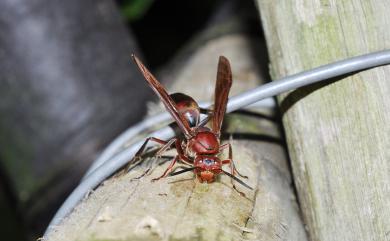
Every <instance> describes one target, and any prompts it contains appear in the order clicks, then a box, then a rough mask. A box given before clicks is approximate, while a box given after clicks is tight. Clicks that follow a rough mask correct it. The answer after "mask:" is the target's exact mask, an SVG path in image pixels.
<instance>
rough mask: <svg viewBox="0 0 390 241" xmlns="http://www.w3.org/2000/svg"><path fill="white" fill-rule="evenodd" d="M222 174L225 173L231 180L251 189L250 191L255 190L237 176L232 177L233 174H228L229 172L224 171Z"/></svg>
mask: <svg viewBox="0 0 390 241" xmlns="http://www.w3.org/2000/svg"><path fill="white" fill-rule="evenodd" d="M222 172H223V173H225V174H226V175H228V176H229V177H230V178H232V179H233V180H234V181H236V182H238V183H240V184H241V185H243V186H244V187H246V188H249V189H250V190H253V188H252V187H250V186H248V184H246V183H245V182H243V181H241V180H240V179H238V178H237V177H236V176H234V175H232V174H230V173H228V172H226V171H224V170H222Z"/></svg>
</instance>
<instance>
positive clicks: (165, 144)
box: [123, 137, 176, 175]
mask: <svg viewBox="0 0 390 241" xmlns="http://www.w3.org/2000/svg"><path fill="white" fill-rule="evenodd" d="M150 141H153V142H156V143H158V144H161V145H163V146H162V147H160V149H159V150H158V151H157V155H160V154H161V153H162V152H163V151H166V150H168V149H169V148H170V147H171V146H172V144H173V143H174V142H175V141H176V138H172V139H170V140H169V141H164V140H161V139H158V138H155V137H149V138H147V139H146V140H145V142H144V143H143V144H142V146H141V147H140V148H139V150H138V151H137V152H136V153H135V155H134V157H133V158H132V159H131V160H130V161H129V163H128V164H127V165H126V167H125V169H124V171H123V174H124V173H127V172H129V171H130V169H131V168H132V167H134V166H136V165H139V164H140V163H141V162H142V161H143V160H142V158H141V155H142V154H143V152H144V151H145V149H146V147H147V144H148V143H149V142H150ZM148 171H149V170H147V171H146V173H147V172H148ZM143 175H145V174H143Z"/></svg>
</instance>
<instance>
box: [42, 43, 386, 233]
mask: <svg viewBox="0 0 390 241" xmlns="http://www.w3.org/2000/svg"><path fill="white" fill-rule="evenodd" d="M389 63H390V50H384V51H380V52H375V53H371V54H366V55H361V56H358V57H353V58H349V59H346V60H342V61H337V62H334V63H332V64H328V65H323V66H321V67H318V68H314V69H312V70H308V71H304V72H302V73H299V74H294V75H291V76H288V77H286V78H283V79H280V80H276V81H273V82H271V83H267V84H264V85H262V86H259V87H257V88H255V89H252V90H249V91H246V92H244V93H242V94H239V95H236V96H233V97H231V98H229V103H228V106H227V111H228V112H231V111H234V110H237V109H239V108H242V107H244V106H247V105H249V104H252V103H255V102H257V101H259V100H261V99H264V98H268V97H271V96H274V95H278V94H281V93H283V92H286V91H290V90H294V89H297V88H299V87H302V86H306V85H309V84H313V83H316V82H319V81H323V80H327V79H330V78H333V77H336V76H340V75H345V74H348V73H352V72H356V71H360V70H364V69H368V68H372V67H377V66H381V65H385V64H389ZM151 135H153V136H155V137H158V138H161V139H169V138H172V137H173V136H174V133H173V131H172V130H170V128H168V127H165V128H163V129H162V130H159V131H156V132H154V133H151ZM141 143H142V142H138V143H136V144H134V145H132V146H131V147H129V148H128V149H126V150H124V151H123V152H121V153H118V154H117V155H116V156H115V157H114V158H112V159H110V160H109V161H106V162H105V163H103V164H102V165H101V166H100V167H98V168H97V169H96V170H95V171H93V172H92V173H91V174H90V175H89V176H88V177H87V178H85V179H84V180H83V181H82V182H81V183H80V184H79V186H78V187H77V188H76V189H75V190H74V191H73V192H72V193H71V195H70V196H69V197H68V198H67V199H66V200H65V202H64V203H63V205H62V206H61V208H60V209H59V210H58V211H57V213H56V215H55V216H54V218H53V219H52V221H51V222H50V224H49V226H48V228H47V229H46V232H45V234H44V236H46V235H47V234H48V233H49V232H50V230H52V229H53V228H54V227H56V226H57V225H58V224H60V223H61V221H62V220H63V219H64V218H65V217H66V216H67V215H68V214H69V213H70V212H71V211H72V210H73V208H74V207H75V206H76V205H77V204H78V203H79V201H80V200H82V199H83V197H84V196H85V195H86V194H87V193H88V192H89V191H90V190H92V189H94V188H95V187H96V186H98V185H99V184H100V183H101V182H102V181H104V180H105V179H106V178H107V177H109V176H111V175H112V174H113V173H115V172H116V171H117V170H118V169H119V168H121V167H122V166H123V165H125V164H126V162H128V160H130V159H131V158H132V157H133V155H134V154H135V152H136V151H137V150H138V148H139V147H140V145H141Z"/></svg>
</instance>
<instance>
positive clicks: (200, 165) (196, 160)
mask: <svg viewBox="0 0 390 241" xmlns="http://www.w3.org/2000/svg"><path fill="white" fill-rule="evenodd" d="M132 58H133V60H134V62H135V63H136V65H137V66H138V68H139V70H140V72H141V73H142V75H143V76H144V77H145V80H146V81H147V83H148V84H149V86H150V87H151V88H152V90H153V91H154V92H155V93H156V94H157V96H158V97H159V99H160V100H161V101H162V103H163V104H164V106H165V108H166V110H167V111H168V112H169V113H170V114H171V116H172V117H173V119H174V120H175V122H176V124H177V126H178V127H179V129H180V131H181V133H182V136H179V137H174V138H172V139H170V140H167V141H165V140H161V139H158V138H155V137H149V138H147V139H146V140H145V142H144V143H143V145H142V146H141V148H140V149H139V150H138V151H137V153H136V154H135V156H134V158H133V159H132V161H130V164H132V163H134V162H135V160H137V159H141V157H140V156H141V155H142V153H143V152H144V150H145V148H146V146H147V144H148V143H149V142H151V141H153V142H156V143H158V144H160V145H161V147H160V148H159V150H158V151H157V153H156V155H160V154H161V153H163V152H164V151H166V150H168V149H170V148H175V149H176V151H177V155H176V156H175V157H174V158H173V159H172V161H171V162H170V164H169V166H168V168H167V169H166V170H165V171H164V173H163V174H162V175H161V176H160V177H158V178H155V179H153V180H152V181H157V180H159V179H161V178H164V177H166V176H168V175H170V176H175V175H179V174H181V173H185V172H188V171H193V172H194V173H195V175H196V177H197V178H198V179H199V181H200V182H207V183H211V182H214V181H215V180H216V177H217V176H218V175H220V174H225V175H227V176H229V177H230V178H231V180H232V185H233V188H234V189H235V190H237V188H236V186H235V185H234V182H233V180H234V181H236V182H238V183H240V184H241V185H243V186H244V187H246V188H249V189H252V188H251V187H250V186H248V185H247V184H246V183H244V182H243V181H242V180H241V179H239V178H238V177H237V176H236V175H237V174H238V175H239V176H241V177H243V178H247V177H246V176H244V175H241V174H240V173H239V172H238V171H237V169H236V167H235V165H234V161H233V156H232V146H231V144H230V143H226V144H222V145H221V142H220V136H221V127H222V122H223V119H224V115H225V113H226V105H227V102H228V96H229V91H230V88H231V86H232V71H231V68H230V63H229V61H228V59H227V58H226V57H224V56H220V57H219V62H218V71H217V81H216V86H215V98H214V105H213V107H212V109H211V110H208V109H203V108H200V107H199V105H198V103H197V102H196V101H195V100H194V99H193V98H192V97H190V96H188V95H185V94H182V93H173V94H168V93H167V91H166V89H165V88H164V86H163V85H162V84H161V83H160V82H159V81H158V80H157V79H156V78H155V77H154V76H153V75H152V74H151V73H150V71H149V70H148V69H147V68H146V67H145V66H144V65H143V64H142V62H141V61H140V60H139V59H138V58H137V57H136V56H135V55H134V54H133V55H132ZM201 113H203V114H209V116H208V117H207V118H206V120H207V121H211V127H210V128H208V127H206V126H205V124H206V123H207V121H202V122H201V121H200V116H201ZM225 149H228V152H229V154H228V159H225V160H221V159H220V158H218V155H219V154H220V153H221V152H222V151H223V150H225ZM178 161H179V162H182V163H184V164H187V165H189V166H190V167H189V168H184V169H182V170H180V171H177V172H173V171H172V170H173V168H174V165H175V164H176V162H178ZM224 165H228V166H229V167H230V172H227V171H225V170H223V169H222V166H224ZM237 191H238V190H237ZM238 192H239V191H238ZM239 193H240V194H242V193H241V192H239Z"/></svg>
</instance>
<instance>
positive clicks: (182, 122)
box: [132, 54, 193, 138]
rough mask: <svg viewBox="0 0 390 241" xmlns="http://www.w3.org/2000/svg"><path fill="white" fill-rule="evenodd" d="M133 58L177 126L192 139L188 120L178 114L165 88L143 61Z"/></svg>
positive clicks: (133, 56)
mask: <svg viewBox="0 0 390 241" xmlns="http://www.w3.org/2000/svg"><path fill="white" fill-rule="evenodd" d="M132 58H133V60H134V62H135V63H136V64H137V66H138V68H139V70H140V71H141V73H142V75H143V76H144V77H145V79H146V81H147V82H148V84H149V86H150V87H151V88H152V89H153V91H154V92H155V93H156V94H157V96H158V97H159V98H160V100H161V101H162V102H163V104H164V105H165V108H166V109H167V110H168V112H169V113H170V114H171V115H172V117H173V119H174V120H175V121H176V123H177V125H178V126H179V128H180V129H181V131H182V132H183V134H184V135H185V137H186V138H190V137H192V136H193V134H192V132H191V128H190V126H189V125H188V123H187V121H186V119H185V118H184V117H183V116H182V115H181V114H180V113H179V112H178V109H177V106H176V103H175V102H174V101H173V99H172V98H171V97H170V96H169V94H168V93H167V91H166V90H165V88H164V86H162V84H161V83H160V82H159V81H158V80H157V79H156V78H155V77H154V76H153V75H152V74H151V73H150V71H149V70H148V69H147V68H146V67H145V66H144V65H143V64H142V63H141V61H140V60H139V59H138V58H137V57H136V56H135V55H134V54H133V55H132Z"/></svg>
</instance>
